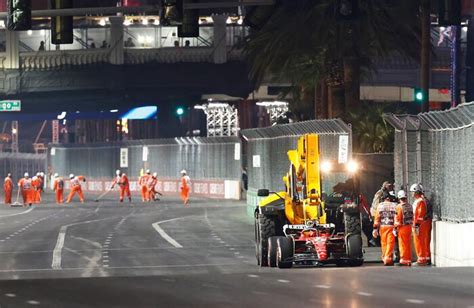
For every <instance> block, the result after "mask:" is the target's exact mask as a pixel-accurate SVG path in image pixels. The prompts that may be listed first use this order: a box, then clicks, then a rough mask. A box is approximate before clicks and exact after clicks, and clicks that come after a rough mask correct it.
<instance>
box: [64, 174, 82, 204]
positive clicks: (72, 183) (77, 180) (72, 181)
mask: <svg viewBox="0 0 474 308" xmlns="http://www.w3.org/2000/svg"><path fill="white" fill-rule="evenodd" d="M85 181H86V178H85V177H84V176H82V175H78V176H75V175H74V174H73V173H71V174H70V175H69V187H70V189H71V191H70V192H69V196H68V197H67V200H66V203H69V202H71V200H72V198H73V197H74V195H75V194H76V193H77V195H78V196H79V200H80V201H81V203H84V194H83V193H82V186H81V182H85Z"/></svg>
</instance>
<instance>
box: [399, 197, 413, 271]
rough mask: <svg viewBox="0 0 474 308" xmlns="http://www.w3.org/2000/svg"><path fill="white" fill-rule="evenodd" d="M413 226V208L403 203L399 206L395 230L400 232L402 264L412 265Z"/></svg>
mask: <svg viewBox="0 0 474 308" xmlns="http://www.w3.org/2000/svg"><path fill="white" fill-rule="evenodd" d="M412 225H413V207H412V205H411V204H410V203H408V202H403V201H401V202H400V203H399V204H398V205H397V215H396V216H395V228H397V232H398V247H399V249H400V264H404V265H411V228H412Z"/></svg>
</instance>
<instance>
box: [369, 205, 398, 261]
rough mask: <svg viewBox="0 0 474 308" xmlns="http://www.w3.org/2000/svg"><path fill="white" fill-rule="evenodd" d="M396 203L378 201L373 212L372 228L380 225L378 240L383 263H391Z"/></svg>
mask: <svg viewBox="0 0 474 308" xmlns="http://www.w3.org/2000/svg"><path fill="white" fill-rule="evenodd" d="M396 207H397V204H396V203H393V202H389V201H383V202H382V203H379V205H378V207H377V211H376V213H375V220H374V229H377V228H378V227H380V231H379V234H380V242H381V244H382V245H381V246H382V261H383V263H384V264H385V265H392V264H393V248H394V246H395V235H394V234H393V228H394V227H393V226H394V223H395V213H396Z"/></svg>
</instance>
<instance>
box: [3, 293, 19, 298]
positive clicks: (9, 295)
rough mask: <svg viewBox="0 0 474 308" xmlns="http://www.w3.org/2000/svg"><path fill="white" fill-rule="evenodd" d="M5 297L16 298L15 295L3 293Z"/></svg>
mask: <svg viewBox="0 0 474 308" xmlns="http://www.w3.org/2000/svg"><path fill="white" fill-rule="evenodd" d="M5 296H6V297H16V294H15V293H5Z"/></svg>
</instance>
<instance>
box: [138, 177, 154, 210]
mask: <svg viewBox="0 0 474 308" xmlns="http://www.w3.org/2000/svg"><path fill="white" fill-rule="evenodd" d="M150 178H151V172H150V169H147V170H146V173H145V174H143V175H142V176H140V179H139V180H138V185H140V188H141V191H140V192H141V194H142V201H143V202H148V201H150V200H149V199H148V188H147V183H148V180H149V179H150Z"/></svg>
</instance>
